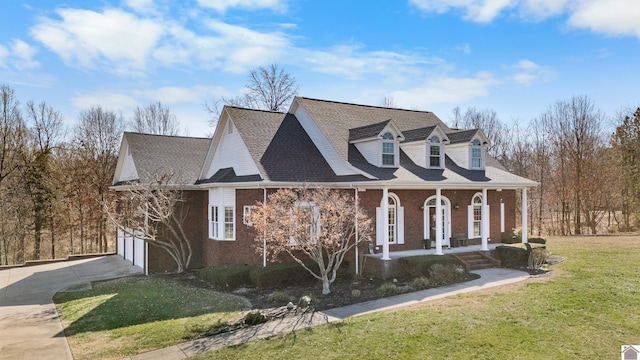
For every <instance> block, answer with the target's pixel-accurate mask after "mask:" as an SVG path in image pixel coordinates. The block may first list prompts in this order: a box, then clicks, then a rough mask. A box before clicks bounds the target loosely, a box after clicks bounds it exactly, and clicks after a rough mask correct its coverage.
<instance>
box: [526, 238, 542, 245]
mask: <svg viewBox="0 0 640 360" xmlns="http://www.w3.org/2000/svg"><path fill="white" fill-rule="evenodd" d="M527 241H528V242H530V243H533V244H543V245H544V244H546V243H547V240H545V239H543V238H540V237H532V238H528V239H527Z"/></svg>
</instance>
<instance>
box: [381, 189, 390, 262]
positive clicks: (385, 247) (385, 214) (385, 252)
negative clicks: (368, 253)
mask: <svg viewBox="0 0 640 360" xmlns="http://www.w3.org/2000/svg"><path fill="white" fill-rule="evenodd" d="M382 226H383V227H382V229H383V231H382V260H391V258H390V257H389V189H388V188H386V187H384V188H382Z"/></svg>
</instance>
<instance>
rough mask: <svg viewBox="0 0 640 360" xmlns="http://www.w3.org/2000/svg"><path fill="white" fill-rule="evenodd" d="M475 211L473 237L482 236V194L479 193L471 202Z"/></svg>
mask: <svg viewBox="0 0 640 360" xmlns="http://www.w3.org/2000/svg"><path fill="white" fill-rule="evenodd" d="M471 208H472V209H473V237H480V236H482V194H480V193H478V194H475V195H474V196H473V199H472V200H471Z"/></svg>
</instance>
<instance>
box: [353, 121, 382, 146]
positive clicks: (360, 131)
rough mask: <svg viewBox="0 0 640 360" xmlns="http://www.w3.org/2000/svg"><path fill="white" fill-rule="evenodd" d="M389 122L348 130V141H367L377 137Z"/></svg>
mask: <svg viewBox="0 0 640 360" xmlns="http://www.w3.org/2000/svg"><path fill="white" fill-rule="evenodd" d="M390 122H391V119H389V120H385V121H382V122H379V123H375V124H371V125H365V126H360V127H357V128H353V129H349V141H355V140H361V139H368V138H372V137H375V136H378V135H379V134H380V133H381V132H382V130H384V128H385V127H387V125H388V124H389V123H390Z"/></svg>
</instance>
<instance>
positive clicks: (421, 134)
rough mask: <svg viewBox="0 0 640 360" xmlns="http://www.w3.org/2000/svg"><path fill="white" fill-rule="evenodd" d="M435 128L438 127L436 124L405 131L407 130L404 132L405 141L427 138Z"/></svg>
mask: <svg viewBox="0 0 640 360" xmlns="http://www.w3.org/2000/svg"><path fill="white" fill-rule="evenodd" d="M435 129H436V126H435V125H434V126H427V127H423V128H419V129H413V130H409V131H405V132H403V134H404V137H405V139H404V141H403V143H408V142H413V141H420V140H427V137H428V136H429V135H431V133H432V132H433V130H435Z"/></svg>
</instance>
